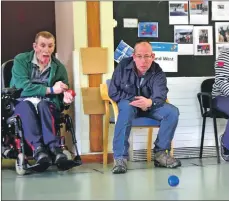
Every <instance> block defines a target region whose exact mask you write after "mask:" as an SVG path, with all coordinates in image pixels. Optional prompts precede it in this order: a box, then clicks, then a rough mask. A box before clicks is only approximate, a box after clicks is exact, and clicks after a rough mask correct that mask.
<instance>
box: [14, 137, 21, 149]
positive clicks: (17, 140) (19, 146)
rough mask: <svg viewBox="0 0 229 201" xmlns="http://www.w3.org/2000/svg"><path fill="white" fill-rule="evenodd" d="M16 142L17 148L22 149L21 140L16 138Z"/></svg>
mask: <svg viewBox="0 0 229 201" xmlns="http://www.w3.org/2000/svg"><path fill="white" fill-rule="evenodd" d="M14 142H15V145H16V149H21V140H20V139H18V138H16V139H15V140H14Z"/></svg>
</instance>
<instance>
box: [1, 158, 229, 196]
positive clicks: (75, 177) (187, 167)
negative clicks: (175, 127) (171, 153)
mask: <svg viewBox="0 0 229 201" xmlns="http://www.w3.org/2000/svg"><path fill="white" fill-rule="evenodd" d="M182 164H183V166H182V167H181V168H179V169H164V168H162V169H161V168H154V166H153V164H152V163H150V164H147V163H146V162H129V164H128V172H127V174H125V175H113V174H112V173H111V168H112V164H111V165H108V166H107V167H103V165H102V164H84V165H82V166H80V167H77V168H74V169H72V170H70V171H67V172H58V171H57V170H56V168H55V167H51V168H50V169H48V170H47V171H46V172H44V173H33V174H30V175H26V176H19V175H17V174H16V172H15V170H13V169H9V168H7V169H6V167H5V168H3V169H2V200H15V199H17V200H82V199H84V200H103V199H104V200H123V199H126V200H153V199H157V200H188V199H189V200H190V199H192V200H194V199H195V200H210V199H212V200H213V199H214V200H229V163H226V162H224V161H222V162H221V164H220V165H219V164H217V163H216V158H209V159H202V160H199V159H185V160H182ZM170 175H177V176H178V177H179V179H180V183H179V185H178V186H177V187H170V186H169V185H168V177H169V176H170Z"/></svg>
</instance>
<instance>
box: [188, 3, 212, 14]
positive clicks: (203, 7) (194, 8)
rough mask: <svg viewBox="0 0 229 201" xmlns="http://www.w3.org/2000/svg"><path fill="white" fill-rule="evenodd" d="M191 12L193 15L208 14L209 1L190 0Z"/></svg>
mask: <svg viewBox="0 0 229 201" xmlns="http://www.w3.org/2000/svg"><path fill="white" fill-rule="evenodd" d="M190 14H191V15H207V14H208V1H207V0H202V1H196V0H191V1H190Z"/></svg>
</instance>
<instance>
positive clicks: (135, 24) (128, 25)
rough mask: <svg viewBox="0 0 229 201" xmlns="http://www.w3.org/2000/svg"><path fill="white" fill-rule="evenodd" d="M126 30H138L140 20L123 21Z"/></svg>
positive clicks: (126, 19)
mask: <svg viewBox="0 0 229 201" xmlns="http://www.w3.org/2000/svg"><path fill="white" fill-rule="evenodd" d="M123 27H124V28H138V19H135V18H124V19H123Z"/></svg>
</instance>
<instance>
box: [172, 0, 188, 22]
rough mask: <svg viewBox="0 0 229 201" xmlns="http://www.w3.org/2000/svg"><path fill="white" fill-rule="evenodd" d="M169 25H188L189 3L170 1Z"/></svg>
mask: <svg viewBox="0 0 229 201" xmlns="http://www.w3.org/2000/svg"><path fill="white" fill-rule="evenodd" d="M169 24H188V1H169Z"/></svg>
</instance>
